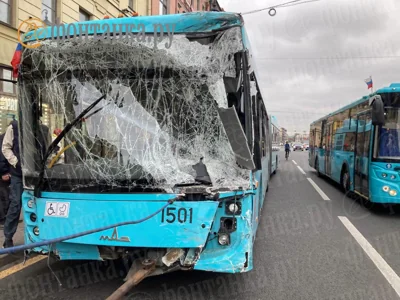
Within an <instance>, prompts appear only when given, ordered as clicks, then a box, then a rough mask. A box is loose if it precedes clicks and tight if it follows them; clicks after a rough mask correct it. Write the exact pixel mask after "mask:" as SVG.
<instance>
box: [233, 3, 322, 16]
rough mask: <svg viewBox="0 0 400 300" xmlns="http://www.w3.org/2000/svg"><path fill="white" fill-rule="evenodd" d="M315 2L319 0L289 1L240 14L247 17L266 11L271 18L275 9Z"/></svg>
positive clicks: (274, 13)
mask: <svg viewBox="0 0 400 300" xmlns="http://www.w3.org/2000/svg"><path fill="white" fill-rule="evenodd" d="M317 1H320V0H307V1H302V0H292V1H289V2H285V3H281V4H277V5H273V6H270V7H265V8H260V9H255V10H251V11H247V12H244V13H241V15H249V14H254V13H258V12H261V11H264V10H268V13H269V15H270V16H271V17H273V16H275V15H276V10H275V8H283V7H289V6H295V5H300V4H305V3H310V2H317Z"/></svg>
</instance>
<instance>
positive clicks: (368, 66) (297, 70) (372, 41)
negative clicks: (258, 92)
mask: <svg viewBox="0 0 400 300" xmlns="http://www.w3.org/2000/svg"><path fill="white" fill-rule="evenodd" d="M288 1H289V0H219V3H220V5H221V6H222V7H223V8H224V9H225V11H230V12H242V13H244V12H248V11H251V10H255V9H260V8H264V7H268V6H272V5H276V4H280V3H285V2H288ZM302 1H307V0H302ZM399 15H400V1H399V0H320V1H318V2H311V3H305V4H302V5H296V6H290V7H284V8H276V15H275V16H274V17H270V16H269V14H268V11H262V12H257V13H254V14H248V15H244V16H243V17H244V20H245V27H246V29H247V32H248V35H249V37H250V42H251V44H252V50H253V55H254V56H255V58H256V63H257V71H258V72H259V75H260V77H261V78H259V79H258V81H259V84H260V86H261V87H262V89H263V96H264V97H265V98H266V102H267V110H268V111H269V113H271V114H273V115H275V116H276V117H277V119H278V123H279V126H282V127H285V128H287V129H288V131H289V132H294V130H296V131H297V132H299V131H303V130H307V132H308V130H309V124H310V123H311V122H312V121H314V120H316V119H318V118H319V117H322V116H324V115H325V114H327V113H330V112H332V111H333V110H335V109H337V108H340V107H342V106H344V105H346V104H348V103H351V102H353V101H355V100H357V99H359V98H361V97H362V96H364V95H367V94H368V93H369V91H370V90H369V91H368V89H367V85H366V83H365V82H364V79H366V78H368V77H369V76H370V75H372V79H373V82H374V89H375V90H376V89H379V88H380V87H383V86H388V85H389V84H390V83H392V82H400V72H399V70H400V56H399V57H390V56H396V55H400V40H399V39H398V35H399V28H400V19H399ZM363 57H364V58H363ZM365 57H368V58H365ZM382 57H385V58H382ZM339 58H341V59H339Z"/></svg>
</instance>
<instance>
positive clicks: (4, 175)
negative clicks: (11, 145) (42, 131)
mask: <svg viewBox="0 0 400 300" xmlns="http://www.w3.org/2000/svg"><path fill="white" fill-rule="evenodd" d="M4 135H5V134H4V133H3V134H2V135H0V145H2V144H3V139H4ZM0 176H1V179H0V228H3V227H4V223H5V221H6V215H7V210H8V207H9V205H10V200H9V195H10V164H9V163H8V161H7V159H6V158H5V157H4V155H3V152H1V151H0Z"/></svg>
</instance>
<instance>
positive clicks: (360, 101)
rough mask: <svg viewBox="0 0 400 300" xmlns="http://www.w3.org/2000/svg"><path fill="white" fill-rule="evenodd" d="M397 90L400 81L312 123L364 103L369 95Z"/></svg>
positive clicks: (399, 89)
mask: <svg viewBox="0 0 400 300" xmlns="http://www.w3.org/2000/svg"><path fill="white" fill-rule="evenodd" d="M396 92H400V83H392V84H391V85H390V86H388V87H383V88H380V89H379V90H377V91H376V92H374V93H371V94H369V95H366V96H363V97H362V98H360V99H358V100H356V101H354V102H352V103H350V104H348V105H346V106H344V107H342V108H339V109H338V110H336V111H334V112H332V113H330V114H328V115H326V116H324V117H322V118H319V119H318V120H316V121H314V122H312V123H311V125H312V124H314V123H317V122H320V121H321V120H324V119H326V118H328V117H330V116H334V115H336V114H338V113H341V112H343V111H345V110H347V109H349V108H352V107H354V106H357V105H359V104H361V103H363V102H364V101H366V100H368V98H369V97H371V96H374V95H376V94H384V93H396Z"/></svg>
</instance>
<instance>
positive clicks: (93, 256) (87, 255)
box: [54, 243, 102, 260]
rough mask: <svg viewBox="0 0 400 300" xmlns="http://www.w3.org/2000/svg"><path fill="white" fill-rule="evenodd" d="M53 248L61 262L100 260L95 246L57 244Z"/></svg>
mask: <svg viewBox="0 0 400 300" xmlns="http://www.w3.org/2000/svg"><path fill="white" fill-rule="evenodd" d="M54 248H55V250H56V253H57V255H58V256H59V257H60V259H61V260H102V259H101V257H100V252H99V248H98V247H97V246H96V245H84V244H71V243H57V244H56V245H55V247H54Z"/></svg>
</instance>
